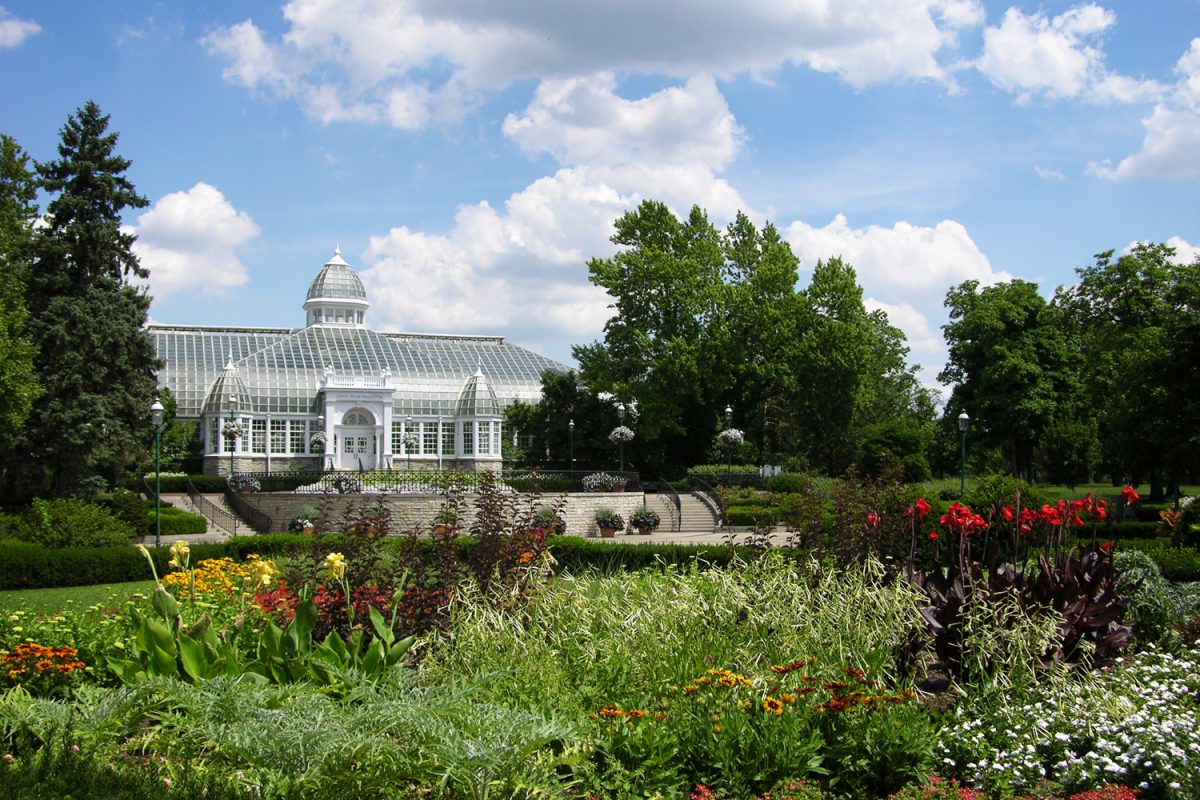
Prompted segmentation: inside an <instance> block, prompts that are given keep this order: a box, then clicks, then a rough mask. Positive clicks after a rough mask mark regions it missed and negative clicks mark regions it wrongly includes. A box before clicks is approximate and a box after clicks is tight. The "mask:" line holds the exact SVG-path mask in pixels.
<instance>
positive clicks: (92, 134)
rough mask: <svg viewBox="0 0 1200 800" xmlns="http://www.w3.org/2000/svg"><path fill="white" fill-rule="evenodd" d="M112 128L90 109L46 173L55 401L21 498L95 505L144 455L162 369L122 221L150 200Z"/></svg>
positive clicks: (46, 307) (40, 283)
mask: <svg viewBox="0 0 1200 800" xmlns="http://www.w3.org/2000/svg"><path fill="white" fill-rule="evenodd" d="M107 131H108V116H106V115H104V114H103V113H102V112H101V111H100V108H99V107H98V106H97V105H96V104H95V103H94V102H91V101H89V102H88V103H86V104H85V105H84V106H83V107H82V108H81V109H79V110H78V111H76V112H75V114H74V115H72V116H71V117H70V118H69V119H68V120H67V123H66V125H64V126H63V128H62V131H61V141H60V143H59V146H58V156H59V157H58V159H57V160H54V161H49V162H46V163H39V164H38V165H37V174H38V177H39V180H40V186H41V188H42V189H43V190H45V191H46V192H47V193H48V194H49V195H50V196H51V197H52V199H51V200H50V202H49V204H48V205H47V213H46V218H45V222H46V224H45V226H44V227H43V228H41V229H40V230H39V231H38V234H37V237H36V239H35V243H34V249H35V253H36V260H35V263H34V265H33V268H32V270H31V272H30V276H29V281H28V290H27V295H26V301H27V305H28V308H29V315H30V316H29V326H28V330H29V333H30V336H31V338H32V339H33V341H34V343H35V345H36V346H37V348H38V356H37V361H36V368H37V374H38V378H39V380H40V381H41V388H42V390H43V394H42V396H41V398H40V399H39V400H38V401H37V402H36V403H35V405H34V409H33V413H32V414H31V415H30V418H29V421H28V423H27V424H26V427H25V437H24V438H25V442H24V449H25V452H26V453H27V454H28V455H29V457H28V458H27V459H26V460H25V461H24V462H23V464H22V466H23V468H24V469H23V471H24V476H23V477H24V480H23V481H22V483H21V485H20V486H19V487H15V488H16V489H17V490H18V491H22V490H23V493H25V494H34V493H39V494H40V493H49V494H52V495H55V496H65V495H74V494H80V493H84V494H86V493H88V492H90V491H93V490H95V489H96V488H99V486H101V485H102V484H104V483H110V482H112V481H113V480H115V479H117V478H118V477H119V476H120V470H121V469H122V468H123V467H124V466H126V465H128V464H130V463H132V462H134V461H135V460H136V459H137V458H138V457H139V456H140V455H142V450H143V446H142V444H141V439H142V438H143V437H140V436H139V435H138V434H139V433H141V432H143V431H144V428H145V427H146V424H147V423H146V419H147V417H148V414H149V411H148V409H149V407H150V404H151V403H152V402H153V397H154V389H155V385H156V380H155V374H154V371H155V369H156V368H157V367H158V362H157V361H156V359H155V355H154V346H153V342H152V340H151V338H150V336H149V334H148V333H147V332H146V330H145V323H146V317H147V313H148V311H149V307H150V298H149V296H148V295H147V294H146V291H145V289H144V288H141V287H138V286H134V285H132V284H130V283H129V279H130V278H131V277H134V276H136V277H139V278H144V277H146V275H147V273H146V271H145V270H144V269H142V267H141V265H140V264H139V263H138V259H137V256H136V255H135V254H134V253H133V250H132V246H133V243H134V240H135V237H134V236H133V235H131V234H129V233H126V232H124V231H122V230H121V214H122V212H123V211H124V210H125V209H128V208H143V207H145V206H146V205H147V202H146V199H145V198H143V197H142V196H141V195H139V194H138V193H137V191H136V190H135V189H134V186H133V184H132V183H131V182H130V181H129V180H128V179H127V178H126V177H125V171H126V170H127V169H128V168H129V166H130V162H129V161H128V160H127V159H125V158H122V157H121V156H119V155H117V154H116V152H115V151H116V144H117V134H115V133H108V132H107Z"/></svg>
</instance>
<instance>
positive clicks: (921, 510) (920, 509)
mask: <svg viewBox="0 0 1200 800" xmlns="http://www.w3.org/2000/svg"><path fill="white" fill-rule="evenodd" d="M914 508H916V509H917V516H918V517H919V518H920V519H925V517H927V516H928V515H929V511H930V508H931V506H930V505H929V503H928V502H926V500H925V498H924V497H919V498H917V502H916V504H915V505H914Z"/></svg>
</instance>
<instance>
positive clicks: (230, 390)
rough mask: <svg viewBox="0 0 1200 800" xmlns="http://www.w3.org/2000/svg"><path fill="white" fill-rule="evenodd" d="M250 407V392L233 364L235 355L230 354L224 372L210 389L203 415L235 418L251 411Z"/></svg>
mask: <svg viewBox="0 0 1200 800" xmlns="http://www.w3.org/2000/svg"><path fill="white" fill-rule="evenodd" d="M250 405H251V397H250V392H249V391H247V389H246V383H245V381H243V380H242V376H241V375H238V371H237V367H235V366H234V364H233V354H232V353H230V354H229V361H228V362H226V364H225V369H224V371H223V372H221V374H220V375H218V376H217V379H216V380H215V381H213V384H212V388H211V389H209V392H208V396H207V397H206V398H205V400H204V408H203V409H202V411H201V413H202V414H204V415H206V416H214V417H225V416H233V415H235V414H239V413H241V414H244V413H246V412H248V411H250V410H251V408H250Z"/></svg>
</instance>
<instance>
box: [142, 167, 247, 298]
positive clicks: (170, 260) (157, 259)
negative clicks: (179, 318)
mask: <svg viewBox="0 0 1200 800" xmlns="http://www.w3.org/2000/svg"><path fill="white" fill-rule="evenodd" d="M129 230H130V232H131V233H134V234H136V235H137V237H138V240H137V242H136V243H135V244H134V246H133V249H134V252H135V253H136V254H137V256H138V258H139V259H141V262H142V266H143V267H145V268H147V269H149V270H150V293H151V294H152V295H154V296H155V297H159V298H161V297H165V296H167V295H169V294H173V293H175V292H180V291H185V290H191V291H199V292H200V293H202V294H206V295H214V296H220V295H222V294H224V293H225V291H226V290H228V289H230V288H233V287H236V286H241V285H243V284H244V283H246V282H247V281H248V280H249V278H248V276H247V275H246V269H245V267H243V266H242V264H241V262H240V261H238V259H237V255H236V252H235V251H236V249H237V248H238V247H239V246H240V245H242V244H243V243H245V242H246V241H247V240H249V239H252V238H254V237H255V236H257V235H258V234H259V228H258V225H256V224H255V223H254V221H253V220H252V219H250V217H249V215H247V214H246V213H245V212H243V211H238V210H237V209H235V208H234V207H233V206H232V205H230V204H229V201H227V200H226V199H225V196H224V195H223V194H221V192H220V191H219V190H217V189H216V188H214V187H212V186H209V185H208V184H207V183H197V184H196V185H195V186H193V187H192V188H191V189H188V190H187V191H186V192H174V193H172V194H168V195H166V196H164V197H162V198H159V200H158V202H156V203H155V204H154V205H153V206H152V207H151V208H150V210H149V211H146V212H145V213H143V214H141V215H139V216H138V221H137V225H136V227H133V228H130V229H129Z"/></svg>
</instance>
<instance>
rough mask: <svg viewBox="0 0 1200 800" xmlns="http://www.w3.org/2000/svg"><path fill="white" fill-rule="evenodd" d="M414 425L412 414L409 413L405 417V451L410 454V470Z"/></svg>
mask: <svg viewBox="0 0 1200 800" xmlns="http://www.w3.org/2000/svg"><path fill="white" fill-rule="evenodd" d="M412 427H413V423H412V414H409V415H408V416H407V417H405V418H404V452H405V453H406V454H407V455H408V471H409V472H412V451H413V441H412V435H413V432H412Z"/></svg>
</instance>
